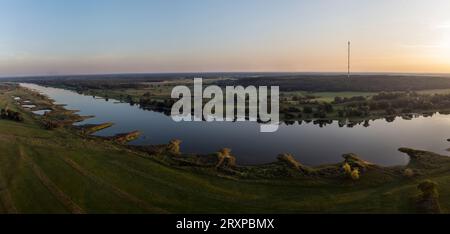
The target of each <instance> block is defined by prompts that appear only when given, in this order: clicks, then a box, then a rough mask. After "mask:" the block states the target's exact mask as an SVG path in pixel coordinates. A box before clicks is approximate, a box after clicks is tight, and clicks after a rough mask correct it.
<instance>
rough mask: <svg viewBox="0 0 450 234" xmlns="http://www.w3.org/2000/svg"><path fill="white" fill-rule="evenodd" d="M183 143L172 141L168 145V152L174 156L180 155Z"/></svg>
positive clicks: (176, 140)
mask: <svg viewBox="0 0 450 234" xmlns="http://www.w3.org/2000/svg"><path fill="white" fill-rule="evenodd" d="M181 142H182V141H181V140H178V139H173V140H171V141H170V142H169V144H168V145H167V150H168V151H169V153H171V154H173V155H179V154H180V145H181Z"/></svg>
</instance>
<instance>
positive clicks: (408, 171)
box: [403, 168, 414, 178]
mask: <svg viewBox="0 0 450 234" xmlns="http://www.w3.org/2000/svg"><path fill="white" fill-rule="evenodd" d="M403 175H404V176H406V177H408V178H411V177H413V176H414V171H413V170H412V169H409V168H406V169H405V170H404V171H403Z"/></svg>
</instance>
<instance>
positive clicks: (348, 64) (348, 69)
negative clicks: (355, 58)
mask: <svg viewBox="0 0 450 234" xmlns="http://www.w3.org/2000/svg"><path fill="white" fill-rule="evenodd" d="M347 78H348V79H350V41H348V56H347Z"/></svg>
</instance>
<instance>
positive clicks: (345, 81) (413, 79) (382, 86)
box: [219, 75, 450, 92]
mask: <svg viewBox="0 0 450 234" xmlns="http://www.w3.org/2000/svg"><path fill="white" fill-rule="evenodd" d="M219 84H220V85H221V86H227V85H242V86H244V87H245V86H249V85H254V86H273V85H277V86H280V90H281V91H311V92H341V91H354V92H381V91H388V92H391V91H417V90H427V89H448V88H450V78H446V77H432V76H389V75H365V76H364V75H358V76H352V77H350V78H347V76H287V77H277V78H275V77H258V78H242V79H238V80H233V81H231V80H224V81H220V82H219Z"/></svg>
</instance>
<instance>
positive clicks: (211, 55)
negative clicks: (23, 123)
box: [0, 0, 450, 76]
mask: <svg viewBox="0 0 450 234" xmlns="http://www.w3.org/2000/svg"><path fill="white" fill-rule="evenodd" d="M449 12H450V1H448V0H430V1H422V0H377V1H373V0H340V1H334V0H305V1H300V0H284V1H283V0H239V1H238V0H161V1H158V0H154V1H151V0H147V1H144V0H71V1H69V0H66V1H61V0H39V1H38V0H0V16H1V20H0V76H7V75H29V74H73V73H118V72H183V71H344V70H345V68H346V60H345V58H346V43H347V40H352V42H353V47H354V52H353V53H354V56H353V57H354V58H353V60H354V69H355V70H356V71H399V72H408V71H409V72H450V62H449V61H450V14H449Z"/></svg>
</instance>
